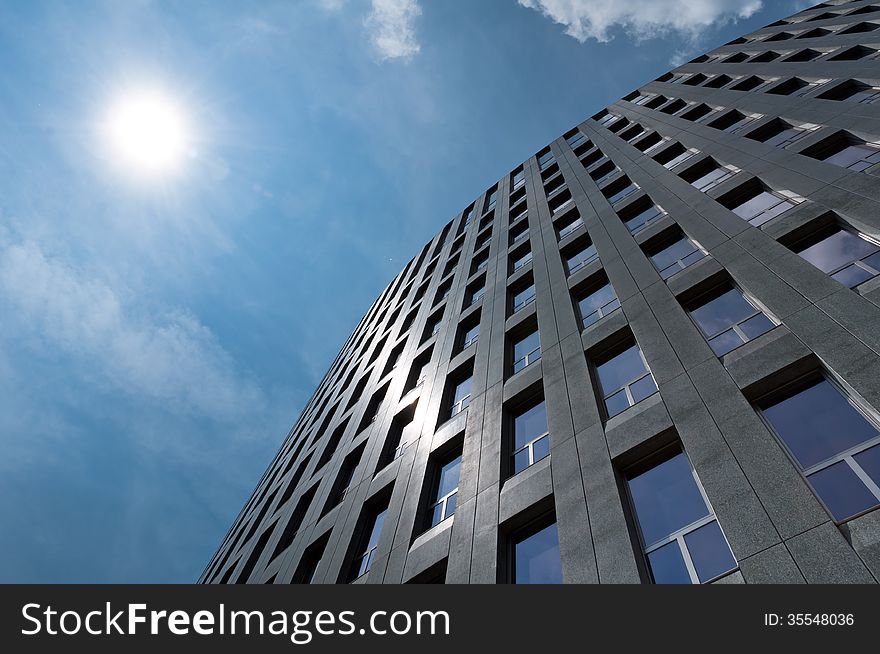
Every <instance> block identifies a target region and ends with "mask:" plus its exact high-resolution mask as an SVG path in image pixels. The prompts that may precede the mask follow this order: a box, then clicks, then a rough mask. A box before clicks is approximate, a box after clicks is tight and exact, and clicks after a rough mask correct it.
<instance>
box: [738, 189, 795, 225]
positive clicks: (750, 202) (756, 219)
mask: <svg viewBox="0 0 880 654" xmlns="http://www.w3.org/2000/svg"><path fill="white" fill-rule="evenodd" d="M795 204H797V203H796V202H795V201H794V200H792V199H791V198H787V197H785V196H784V195H782V194H780V193H774V192H772V191H768V190H765V189H761V190H758V191H756V192H755V193H754V194H753V195H750V197H749V198H748V199H746V200H741V201H740V202H739V204H737V205H736V206H734V207H731V208H730V210H731V211H733V213H735V214H736V215H737V216H739V217H740V218H742V219H743V220H745V221H746V222H748V223H750V224H752V225H754V226H755V227H760V226H761V225H763V224H764V223H766V222H767V221H768V220H770V219H771V218H775V217H776V216H778V215H779V214H781V213H784V212H786V211H788V210H789V209H791V208H792V207H793V206H795Z"/></svg>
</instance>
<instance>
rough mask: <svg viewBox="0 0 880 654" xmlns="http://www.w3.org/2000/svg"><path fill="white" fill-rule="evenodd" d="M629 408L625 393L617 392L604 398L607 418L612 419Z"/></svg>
mask: <svg viewBox="0 0 880 654" xmlns="http://www.w3.org/2000/svg"><path fill="white" fill-rule="evenodd" d="M628 408H629V398H627V396H626V391H622V390H621V391H618V392H616V393H615V394H614V395H611V396H609V397H606V398H605V409H606V411H607V412H608V417H609V418H613V417H614V416H616V415H617V414H618V413H620V412H621V411H625V410H626V409H628Z"/></svg>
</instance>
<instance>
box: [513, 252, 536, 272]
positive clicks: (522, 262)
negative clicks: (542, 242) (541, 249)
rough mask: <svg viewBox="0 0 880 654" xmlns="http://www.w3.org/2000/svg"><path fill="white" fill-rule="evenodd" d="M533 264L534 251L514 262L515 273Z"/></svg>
mask: <svg viewBox="0 0 880 654" xmlns="http://www.w3.org/2000/svg"><path fill="white" fill-rule="evenodd" d="M531 262H532V251H531V250H529V251H528V252H526V253H524V254H523V255H522V256H521V257H519V258H518V259H515V260H514V262H513V272H516V271H517V270H519V269H520V268H524V267H525V266H527V265H529V264H530V263H531Z"/></svg>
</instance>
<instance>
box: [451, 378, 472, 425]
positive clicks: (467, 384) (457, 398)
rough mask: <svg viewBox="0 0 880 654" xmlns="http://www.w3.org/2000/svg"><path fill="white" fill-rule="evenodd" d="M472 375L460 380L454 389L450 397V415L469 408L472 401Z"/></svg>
mask: <svg viewBox="0 0 880 654" xmlns="http://www.w3.org/2000/svg"><path fill="white" fill-rule="evenodd" d="M471 380H472V378H471V377H468V378H467V379H465V380H463V381H461V382H458V383H457V384H456V385H455V387H454V388H453V390H452V397H451V398H450V405H451V406H450V407H449V417H450V418H452V417H453V416H457V415H458V414H459V413H461V412H462V411H464V410H465V409H467V408H468V406H469V405H470V403H471Z"/></svg>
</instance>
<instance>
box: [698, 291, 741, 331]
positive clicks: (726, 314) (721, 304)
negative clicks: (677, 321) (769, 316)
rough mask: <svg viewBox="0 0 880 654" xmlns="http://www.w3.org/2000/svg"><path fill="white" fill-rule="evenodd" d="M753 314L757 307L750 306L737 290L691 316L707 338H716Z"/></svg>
mask: <svg viewBox="0 0 880 654" xmlns="http://www.w3.org/2000/svg"><path fill="white" fill-rule="evenodd" d="M753 313H755V307H753V306H752V305H751V304H749V303H748V302H747V301H746V299H745V298H744V297H743V294H742V293H740V292H739V291H738V290H737V289H735V288H731V289H730V290H728V291H726V292H724V293H722V294H721V295H719V296H718V297H716V298H714V299H712V300H709V301H708V302H706V303H705V304H704V305H703V306H701V307H698V308H696V309H694V310H693V311H691V315H692V316H693V317H694V320H696V321H697V324H698V325H699V326H700V329H702V330H703V333H704V334H705V335H706V336H714V335H715V334H717V333H718V332H720V331H722V330H724V329H727V328H728V327H730V326H731V325H733V324H735V323H738V322H739V321H740V320H742V319H743V318H745V317H747V316H750V315H752V314H753Z"/></svg>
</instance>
